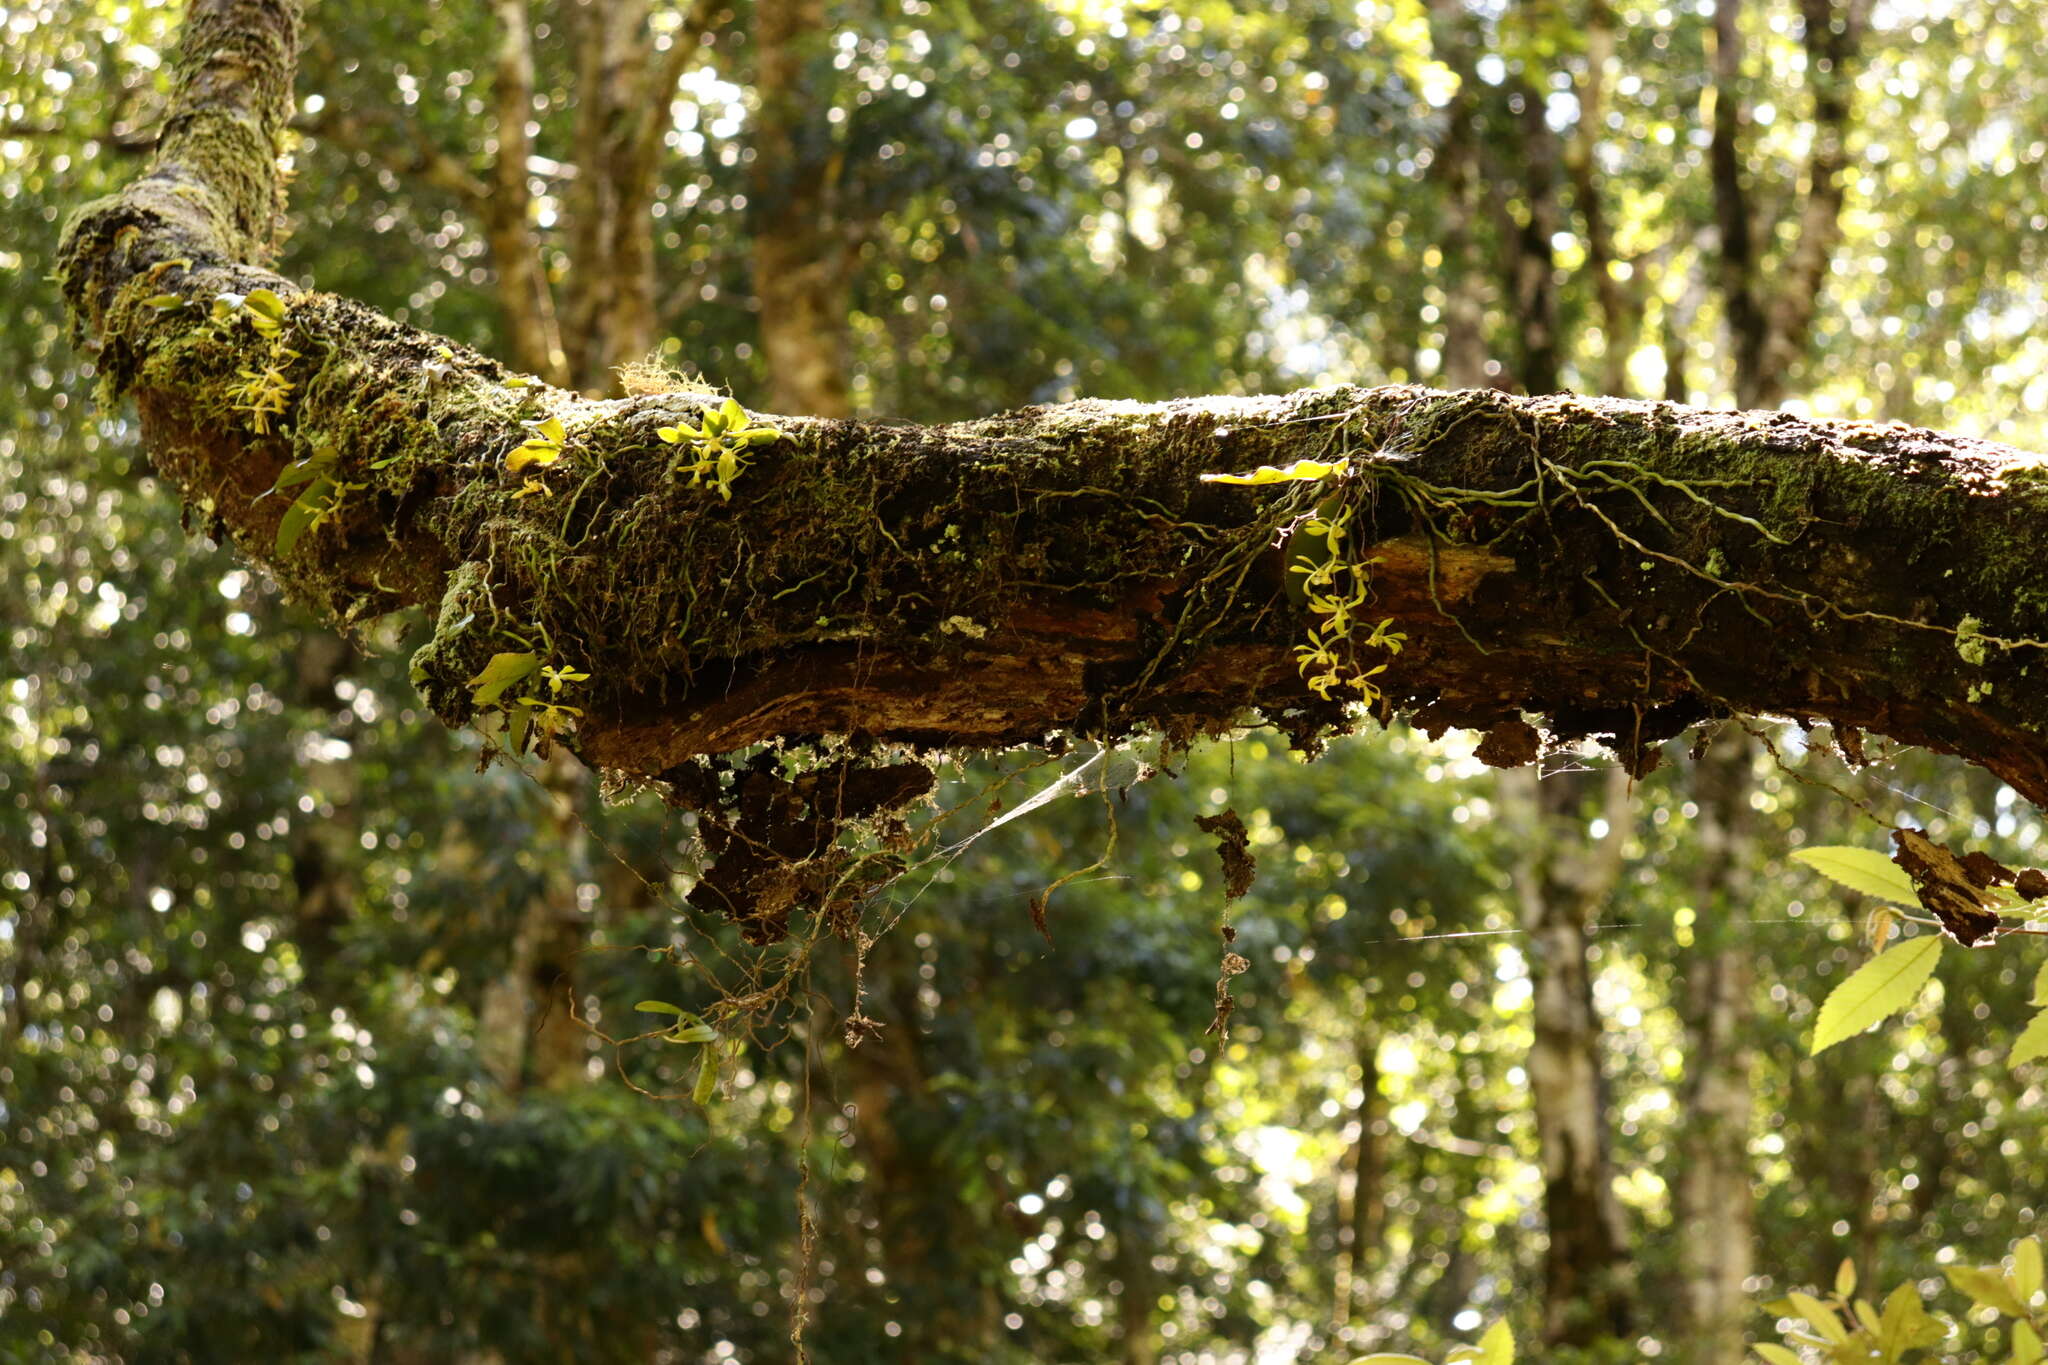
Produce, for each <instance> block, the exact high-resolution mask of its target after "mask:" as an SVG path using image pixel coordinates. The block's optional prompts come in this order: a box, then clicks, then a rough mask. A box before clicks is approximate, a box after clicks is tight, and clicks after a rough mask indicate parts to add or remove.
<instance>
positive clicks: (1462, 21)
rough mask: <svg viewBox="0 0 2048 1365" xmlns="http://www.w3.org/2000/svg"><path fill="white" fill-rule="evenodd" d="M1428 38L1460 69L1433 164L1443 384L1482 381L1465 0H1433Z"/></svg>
mask: <svg viewBox="0 0 2048 1365" xmlns="http://www.w3.org/2000/svg"><path fill="white" fill-rule="evenodd" d="M1429 9H1430V41H1431V45H1432V46H1433V47H1434V48H1435V51H1436V56H1437V60H1439V61H1441V62H1442V63H1443V64H1444V65H1445V66H1448V67H1449V68H1450V69H1451V70H1452V71H1454V72H1456V73H1457V76H1458V89H1457V93H1455V94H1454V95H1452V96H1451V102H1450V104H1449V106H1448V107H1447V108H1445V110H1444V121H1445V123H1444V139H1443V142H1442V144H1441V145H1440V146H1439V147H1438V148H1437V159H1436V163H1435V171H1436V174H1437V175H1438V177H1440V178H1441V179H1442V181H1443V185H1444V224H1443V232H1442V234H1441V237H1440V246H1439V249H1440V250H1441V251H1442V252H1443V257H1444V268H1443V276H1442V278H1443V280H1444V286H1443V290H1444V305H1443V307H1444V362H1443V382H1444V386H1445V387H1446V388H1452V389H1477V388H1484V387H1485V385H1486V382H1487V374H1486V360H1487V356H1486V292H1485V291H1486V275H1485V272H1484V271H1482V270H1480V269H1479V267H1478V263H1477V262H1476V260H1475V259H1474V252H1473V245H1472V224H1473V221H1474V220H1475V219H1476V218H1477V217H1478V216H1479V211H1480V208H1481V203H1482V201H1481V197H1480V192H1479V185H1478V183H1477V182H1478V172H1479V149H1478V144H1477V137H1478V134H1477V131H1476V129H1475V128H1474V122H1475V120H1474V116H1473V102H1474V100H1475V99H1476V97H1477V91H1478V88H1479V77H1478V76H1477V74H1475V73H1474V71H1473V69H1472V64H1473V53H1472V35H1471V31H1470V25H1471V15H1470V11H1469V10H1467V9H1466V7H1465V6H1464V5H1463V4H1462V3H1460V0H1431V3H1430V7H1429Z"/></svg>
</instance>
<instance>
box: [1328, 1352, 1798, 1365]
mask: <svg viewBox="0 0 2048 1365" xmlns="http://www.w3.org/2000/svg"><path fill="white" fill-rule="evenodd" d="M1350 1365H1429V1362H1428V1361H1426V1360H1424V1359H1423V1358H1422V1357H1421V1356H1404V1355H1401V1354H1399V1353H1398V1352H1395V1351H1376V1352H1374V1353H1373V1354H1372V1355H1369V1356H1353V1357H1352V1358H1351V1362H1350ZM1795 1365H1796V1362H1795Z"/></svg>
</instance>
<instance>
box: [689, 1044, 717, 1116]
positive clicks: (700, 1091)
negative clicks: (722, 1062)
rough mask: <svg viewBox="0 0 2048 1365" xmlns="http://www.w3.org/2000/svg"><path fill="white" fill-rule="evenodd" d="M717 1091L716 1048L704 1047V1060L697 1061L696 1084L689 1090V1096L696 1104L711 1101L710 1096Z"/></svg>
mask: <svg viewBox="0 0 2048 1365" xmlns="http://www.w3.org/2000/svg"><path fill="white" fill-rule="evenodd" d="M717 1092H718V1049H717V1048H710V1047H707V1048H705V1049H704V1060H703V1061H701V1062H699V1063H697V1085H696V1088H695V1089H693V1090H691V1091H690V1098H691V1099H693V1100H695V1101H696V1102H697V1103H698V1104H709V1103H711V1097H712V1096H713V1095H714V1094H716V1093H717Z"/></svg>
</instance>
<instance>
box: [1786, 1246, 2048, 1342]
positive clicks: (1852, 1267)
mask: <svg viewBox="0 0 2048 1365" xmlns="http://www.w3.org/2000/svg"><path fill="white" fill-rule="evenodd" d="M1942 1273H1943V1274H1945V1275H1946V1276H1947V1277H1948V1282H1949V1284H1950V1286H1951V1287H1953V1288H1954V1289H1956V1290H1957V1291H1959V1292H1960V1293H1962V1294H1964V1295H1967V1296H1968V1297H1969V1299H1970V1301H1971V1303H1972V1305H1973V1306H1974V1307H1975V1308H1976V1309H1977V1310H1978V1311H1979V1312H1980V1313H1985V1314H1991V1315H1993V1316H1995V1317H1998V1318H2009V1319H2011V1321H2010V1322H2006V1323H2002V1324H2000V1330H2001V1332H2002V1335H2003V1337H2004V1342H2005V1345H2007V1346H2008V1347H2009V1348H2010V1354H2009V1355H2007V1356H2006V1357H2005V1361H2006V1362H2007V1365H2041V1363H2042V1361H2043V1360H2044V1359H2048V1350H2044V1349H2043V1346H2042V1338H2043V1336H2044V1335H2048V1296H2044V1295H2043V1293H2042V1289H2043V1283H2042V1250H2041V1239H2040V1238H2039V1237H2026V1238H2022V1239H2021V1240H2020V1241H2019V1242H2017V1243H2015V1244H2014V1246H2013V1251H2012V1264H2011V1265H2010V1266H2005V1265H1988V1266H1945V1267H1943V1271H1942ZM1856 1282H1857V1277H1856V1263H1855V1262H1854V1261H1843V1262H1842V1265H1841V1269H1840V1270H1838V1271H1836V1273H1835V1290H1834V1293H1833V1294H1831V1295H1829V1296H1828V1297H1827V1298H1826V1299H1821V1298H1819V1297H1817V1296H1815V1295H1813V1294H1810V1293H1807V1292H1805V1291H1803V1290H1794V1291H1793V1292H1792V1293H1790V1294H1787V1295H1786V1296H1785V1297H1783V1298H1781V1299H1773V1300H1770V1301H1769V1302H1767V1303H1765V1304H1764V1305H1763V1307H1764V1309H1765V1311H1767V1312H1770V1313H1773V1314H1775V1315H1777V1317H1778V1318H1779V1320H1780V1321H1779V1330H1780V1332H1781V1333H1782V1334H1783V1336H1784V1338H1785V1344H1783V1345H1779V1344H1778V1343H1775V1342H1759V1343H1758V1344H1757V1346H1756V1353H1757V1354H1758V1355H1759V1356H1761V1357H1763V1359H1764V1360H1766V1361H1767V1362H1769V1365H1813V1362H1816V1361H1820V1362H1827V1365H1852V1362H1853V1365H1904V1362H1908V1361H1911V1360H1914V1359H1916V1358H1917V1356H1918V1354H1919V1353H1920V1352H1921V1351H1924V1350H1928V1349H1930V1348H1933V1347H1936V1346H1941V1345H1942V1344H1944V1343H1945V1342H1947V1341H1948V1340H1949V1338H1950V1337H1951V1336H1953V1335H1955V1326H1954V1324H1953V1323H1951V1322H1949V1321H1948V1320H1947V1319H1946V1318H1942V1317H1937V1316H1935V1315H1934V1314H1931V1313H1929V1312H1928V1311H1927V1307H1926V1304H1925V1302H1924V1301H1923V1300H1922V1299H1921V1297H1920V1291H1919V1289H1918V1288H1917V1287H1916V1286H1915V1285H1914V1283H1913V1282H1912V1281H1907V1282H1906V1283H1904V1284H1901V1285H1899V1286H1898V1287H1897V1288H1895V1289H1893V1290H1892V1291H1891V1293H1889V1294H1887V1295H1886V1296H1885V1299H1884V1303H1883V1305H1882V1306H1881V1307H1880V1306H1878V1305H1876V1304H1873V1303H1872V1302H1871V1301H1870V1300H1869V1299H1860V1298H1857V1297H1856ZM1787 1320H1797V1321H1799V1322H1801V1323H1803V1324H1804V1326H1801V1327H1795V1326H1790V1325H1788V1322H1787ZM1975 1358H1976V1359H1979V1360H1983V1361H1986V1362H1989V1361H1992V1360H1994V1359H1996V1358H1997V1357H1995V1356H1994V1355H1993V1354H1992V1353H1991V1352H1989V1351H1980V1352H1979V1353H1978V1355H1977V1356H1976V1357H1975Z"/></svg>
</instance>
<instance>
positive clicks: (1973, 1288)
mask: <svg viewBox="0 0 2048 1365" xmlns="http://www.w3.org/2000/svg"><path fill="white" fill-rule="evenodd" d="M1941 1273H1942V1274H1944V1275H1946V1276H1948V1282H1949V1283H1950V1284H1952V1285H1954V1286H1955V1287H1956V1288H1957V1289H1958V1290H1960V1291H1962V1292H1963V1293H1964V1294H1967V1295H1969V1297H1970V1298H1971V1299H1972V1300H1973V1301H1974V1302H1976V1303H1979V1304H1981V1305H1983V1306H1984V1307H1986V1308H1991V1309H1996V1310H1997V1311H1998V1312H2000V1313H2005V1314H2007V1315H2009V1316H2011V1317H2015V1318H2023V1317H2025V1316H2026V1315H2027V1310H2026V1306H2025V1305H2024V1304H2022V1303H2021V1302H2020V1301H2019V1299H2018V1298H2017V1297H2015V1296H2014V1294H2013V1292H2012V1286H2011V1285H2009V1284H2007V1283H2006V1282H2005V1274H2004V1272H2003V1271H2001V1270H1999V1269H1998V1267H1996V1266H1983V1265H1951V1266H1943V1267H1942V1270H1941Z"/></svg>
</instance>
